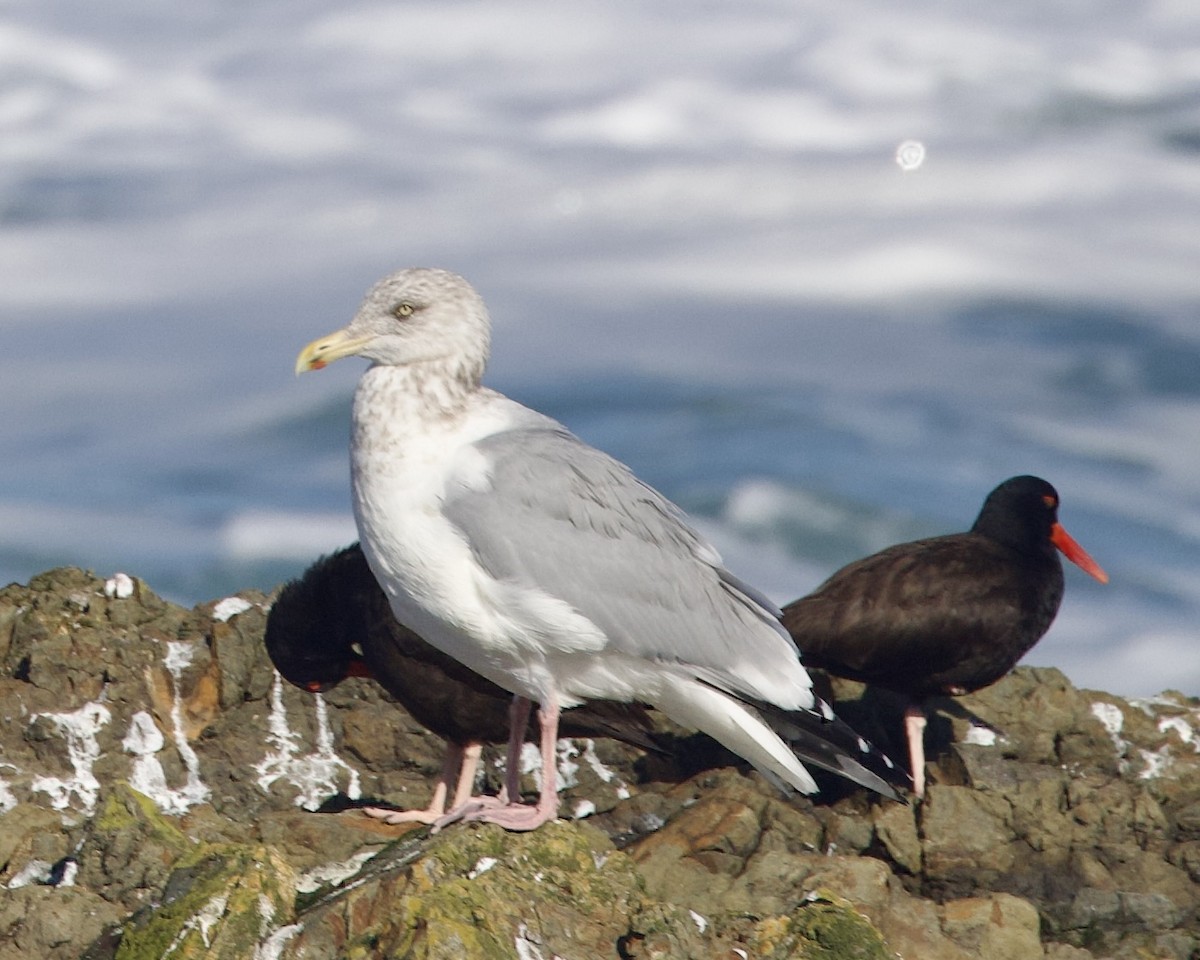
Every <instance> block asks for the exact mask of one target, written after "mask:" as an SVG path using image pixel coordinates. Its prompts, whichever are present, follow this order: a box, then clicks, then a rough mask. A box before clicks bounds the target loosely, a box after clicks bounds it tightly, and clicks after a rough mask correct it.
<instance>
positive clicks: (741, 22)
mask: <svg viewBox="0 0 1200 960" xmlns="http://www.w3.org/2000/svg"><path fill="white" fill-rule="evenodd" d="M909 140H912V141H917V142H918V143H919V144H921V145H922V146H923V148H924V151H925V153H924V158H923V162H921V163H920V164H919V165H915V166H914V165H913V163H911V162H910V163H909V164H908V165H909V166H910V167H913V168H912V169H908V170H905V169H903V168H902V167H901V165H899V164H898V163H897V160H896V152H897V149H898V147H900V146H901V144H903V143H904V142H905V141H909ZM412 264H423V265H434V266H444V267H448V268H450V269H454V270H457V271H459V272H461V273H463V274H465V275H466V276H468V278H469V279H471V280H472V282H473V283H474V284H475V285H476V286H477V287H478V288H479V289H480V291H481V292H482V293H483V295H484V296H485V298H486V299H487V301H488V303H489V305H490V307H491V309H492V312H493V317H494V321H495V326H496V330H495V334H494V353H493V363H492V367H491V372H490V375H489V382H490V383H491V384H492V385H493V386H496V387H498V388H499V389H502V390H504V391H506V392H508V393H510V394H512V395H513V396H515V397H516V398H518V399H520V400H522V401H524V402H526V403H529V404H531V405H533V406H536V407H537V408H538V409H541V410H543V411H545V412H547V413H549V414H551V415H553V416H556V417H558V418H560V419H562V420H563V421H565V422H566V423H567V424H568V425H569V426H570V427H571V428H572V429H573V430H575V432H577V433H578V434H580V435H581V436H583V437H584V438H585V439H587V440H589V441H590V442H592V443H594V444H597V445H599V446H601V447H603V448H604V449H606V450H608V451H609V452H611V453H613V454H614V455H616V456H617V457H619V458H620V459H622V460H624V461H626V462H627V463H629V464H630V465H631V466H632V467H633V468H634V469H635V470H636V471H637V472H638V473H639V474H640V475H641V476H642V477H643V478H645V479H647V480H648V481H650V482H651V483H653V484H655V485H656V486H658V487H659V488H661V489H662V490H663V491H664V492H665V493H666V494H667V495H669V496H670V497H672V498H674V499H676V500H677V501H678V502H679V503H681V504H682V505H683V506H684V507H685V508H686V509H688V510H689V511H690V512H691V513H692V514H693V516H694V517H695V518H696V520H697V523H698V524H699V525H700V526H701V528H702V529H703V531H704V532H705V533H706V534H707V535H708V536H709V537H710V538H712V539H713V540H714V542H715V543H716V544H717V545H718V546H719V548H720V549H721V550H722V552H723V553H724V555H725V557H726V560H727V561H728V563H729V565H730V566H731V567H732V568H733V569H734V570H735V572H737V573H739V574H740V575H741V576H743V577H744V578H746V579H748V580H750V581H751V582H754V583H756V584H758V585H759V586H761V587H762V588H764V589H765V590H767V591H768V592H769V593H770V594H771V595H772V596H773V597H774V598H775V599H777V600H779V601H780V602H785V601H787V600H790V599H792V598H794V597H796V596H799V595H801V594H802V593H804V592H805V591H807V590H808V589H810V588H812V587H813V586H815V585H816V584H817V583H819V582H820V581H821V580H822V579H823V578H824V577H825V576H826V575H827V574H828V573H830V572H832V570H833V569H835V568H836V567H838V566H840V565H841V564H843V563H845V562H847V561H849V560H852V559H854V558H856V557H858V556H860V555H862V554H864V553H867V552H870V551H873V550H876V549H879V548H881V547H883V546H886V545H888V544H890V543H893V542H896V541H899V540H904V539H911V538H913V537H917V536H923V535H930V534H937V533H945V532H951V531H955V530H961V529H965V528H966V527H968V526H969V525H970V523H971V522H972V520H973V519H974V516H975V514H976V512H977V511H978V509H979V506H980V504H981V503H982V501H983V498H984V496H985V495H986V494H987V492H988V491H989V490H990V489H991V488H992V487H993V486H995V485H996V484H997V483H999V482H1000V481H1001V480H1003V479H1004V478H1006V477H1008V476H1011V475H1013V474H1017V473H1036V474H1039V475H1041V476H1044V477H1046V478H1047V479H1048V480H1050V481H1051V482H1052V483H1054V484H1055V485H1056V486H1057V487H1058V489H1059V491H1060V494H1061V496H1062V501H1063V507H1062V511H1061V518H1062V520H1063V522H1064V524H1065V525H1066V527H1067V528H1068V530H1070V531H1071V532H1072V533H1073V535H1074V536H1075V537H1076V538H1077V539H1078V540H1079V541H1080V542H1081V543H1082V544H1083V545H1084V546H1085V547H1086V548H1087V549H1088V550H1089V551H1090V552H1091V553H1092V554H1093V556H1095V557H1096V559H1097V560H1098V561H1099V562H1100V563H1101V564H1102V565H1103V566H1104V567H1105V568H1106V569H1107V570H1108V572H1109V573H1110V575H1111V577H1112V582H1111V583H1110V584H1109V585H1108V586H1107V587H1101V586H1100V585H1098V584H1095V583H1093V582H1092V581H1090V580H1089V579H1088V578H1087V577H1085V576H1084V575H1083V574H1082V573H1081V572H1079V571H1077V570H1075V569H1074V568H1070V569H1069V570H1068V574H1067V597H1066V601H1065V603H1064V607H1063V610H1062V613H1061V614H1060V616H1059V619H1058V621H1057V622H1056V624H1055V626H1054V627H1053V628H1052V630H1051V632H1050V634H1049V635H1048V636H1047V637H1046V638H1045V640H1043V642H1042V643H1041V644H1040V645H1039V646H1038V647H1037V648H1036V649H1035V650H1034V651H1033V653H1032V654H1031V655H1030V657H1029V658H1028V660H1029V661H1030V662H1034V663H1043V664H1053V665H1056V666H1060V667H1062V668H1063V669H1064V670H1066V672H1067V673H1068V675H1069V676H1070V677H1071V678H1072V680H1074V681H1075V682H1076V683H1079V684H1083V685H1089V686H1096V687H1102V688H1105V689H1109V690H1113V691H1115V692H1120V693H1126V694H1148V693H1151V692H1155V691H1158V690H1160V689H1162V688H1164V687H1174V688H1179V689H1183V690H1184V691H1185V692H1188V693H1192V694H1197V693H1200V654H1198V652H1197V648H1198V646H1200V644H1198V643H1197V640H1198V639H1200V637H1198V633H1200V630H1198V626H1197V624H1198V614H1200V552H1198V550H1197V547H1198V541H1200V470H1198V466H1200V442H1198V441H1200V320H1198V318H1197V305H1198V303H1200V6H1197V5H1196V4H1195V3H1194V2H1192V0H1090V2H1088V3H1082V2H1076V0H1057V2H1046V0H1038V2H1034V0H1014V2H1010V3H1006V4H992V5H978V4H972V5H964V4H961V3H952V2H948V0H945V2H936V0H914V2H911V3H907V4H904V5H903V6H902V7H897V6H896V5H895V4H891V3H887V2H884V0H860V2H850V3H847V2H844V0H842V2H832V0H830V2H821V0H814V2H808V3H805V4H804V5H803V6H802V7H798V6H797V5H796V4H795V3H793V2H790V0H778V2H774V0H747V2H745V3H739V4H730V3H705V2H700V3H695V2H691V3H681V2H677V0H665V2H662V3H657V4H653V5H647V4H642V3H636V2H632V0H605V2H603V3H600V2H588V0H584V2H580V3H573V4H569V5H567V4H550V3H536V2H523V0H498V2H487V3H484V2H458V0H449V2H444V0H438V2H436V3H435V2H428V3H388V4H384V3H379V4H375V3H364V2H351V3H346V4H340V5H337V6H336V7H330V5H328V4H325V3H317V2H312V0H288V2H286V3H285V2H282V0H241V2H238V3H234V2H231V0H196V2H193V3H190V4H188V5H186V7H176V6H172V7H167V6H162V5H159V6H152V5H147V4H144V3H136V2H128V0H112V2H110V3H107V4H104V5H102V6H98V5H96V4H93V3H86V2H84V0H10V2H8V3H5V4H4V5H3V6H0V335H2V337H3V343H4V349H3V351H0V411H2V416H0V450H3V457H2V461H3V464H4V465H3V468H2V469H0V582H9V581H13V580H17V581H25V580H27V579H28V578H29V577H30V576H31V575H33V574H34V573H36V572H39V571H41V570H43V569H46V568H48V567H51V566H54V565H59V564H76V565H81V566H86V567H91V568H93V569H95V570H96V572H97V573H100V574H104V575H108V574H111V573H112V572H115V571H117V570H124V571H126V572H130V573H134V574H137V575H139V576H141V577H143V578H144V579H146V580H147V581H148V582H149V584H150V585H151V587H153V588H154V589H155V590H157V591H158V592H160V593H162V594H164V595H166V596H168V597H170V598H172V599H175V600H178V601H181V602H184V603H195V602H199V601H203V600H207V599H212V598H214V597H218V596H221V595H223V594H225V593H227V592H230V591H232V590H235V589H237V588H240V587H246V586H258V587H263V588H269V587H271V586H272V585H273V584H275V583H278V582H279V581H280V580H281V579H283V578H285V577H288V576H292V575H295V574H296V573H298V572H299V571H300V570H302V569H303V568H304V566H305V565H307V563H309V562H311V561H312V560H313V559H315V557H316V556H317V555H319V554H320V553H321V552H324V551H328V550H331V549H334V548H336V547H338V546H341V545H343V544H346V543H349V542H350V541H352V540H353V539H354V536H355V534H354V528H353V522H352V520H351V518H350V515H349V507H348V502H349V501H348V478H347V460H346V441H347V421H348V416H349V398H350V393H351V391H352V389H353V384H354V381H355V380H356V379H357V377H358V375H359V373H360V372H361V369H362V364H361V363H360V362H358V361H345V362H343V363H341V364H336V365H335V366H334V367H332V368H330V369H329V370H327V371H324V372H322V373H320V374H315V375H310V376H306V377H304V378H303V379H301V380H296V379H295V378H294V376H293V374H292V365H293V361H294V358H295V355H296V353H297V351H298V350H299V348H300V347H301V346H303V344H305V343H306V342H308V341H309V340H310V339H312V338H313V337H315V336H317V335H320V334H324V333H326V332H329V331H331V330H333V329H335V328H336V327H339V326H341V325H342V324H344V323H345V322H346V321H347V320H348V318H349V317H350V315H351V314H352V312H353V311H354V309H355V307H356V306H357V304H358V301H359V299H360V297H361V295H362V293H363V292H364V291H365V289H366V288H367V287H368V286H369V285H370V284H371V283H372V282H373V281H374V280H375V279H376V278H377V277H379V276H380V275H382V274H383V273H386V272H388V271H390V270H391V269H393V268H395V267H398V266H402V265H412Z"/></svg>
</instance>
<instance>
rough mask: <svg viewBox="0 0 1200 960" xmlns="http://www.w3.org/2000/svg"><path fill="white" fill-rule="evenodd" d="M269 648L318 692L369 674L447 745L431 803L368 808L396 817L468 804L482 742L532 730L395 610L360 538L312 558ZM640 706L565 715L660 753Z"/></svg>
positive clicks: (589, 707) (293, 679)
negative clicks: (416, 806)
mask: <svg viewBox="0 0 1200 960" xmlns="http://www.w3.org/2000/svg"><path fill="white" fill-rule="evenodd" d="M264 639H265V643H266V647H267V653H268V654H269V655H270V657H271V662H272V663H274V665H275V668H276V669H277V670H278V671H279V673H280V675H281V676H282V677H283V678H284V679H285V680H287V681H289V682H290V683H293V684H295V685H296V686H298V687H301V688H303V689H305V690H308V691H310V692H313V693H318V692H323V691H325V690H328V689H330V688H331V687H333V686H336V685H337V684H339V683H341V682H342V681H343V680H345V679H347V678H348V677H354V676H357V677H370V678H372V679H374V680H376V681H377V682H378V683H379V684H380V685H382V686H383V688H384V689H385V690H387V691H388V693H390V694H391V695H392V696H393V697H394V698H395V699H396V700H397V701H399V702H400V704H401V705H402V706H403V707H404V708H405V709H406V710H407V711H408V712H409V713H410V714H411V715H412V717H413V719H415V720H416V721H417V722H418V723H420V724H421V725H422V726H424V727H426V728H428V729H429V730H431V731H433V732H434V733H436V734H437V735H438V736H440V737H441V738H442V739H443V740H445V741H446V742H447V751H446V759H445V762H444V764H443V767H442V771H441V775H440V776H439V779H438V783H437V786H436V787H435V788H434V794H433V798H432V800H431V802H430V805H429V807H427V808H426V809H425V810H407V811H396V810H383V809H373V808H368V812H369V813H371V814H372V815H373V816H377V817H379V818H380V819H383V820H386V821H387V822H389V823H400V822H404V821H417V822H421V823H432V822H434V821H435V820H436V819H438V818H439V817H440V816H441V815H442V814H443V813H444V812H445V809H446V801H447V795H448V793H449V791H450V789H451V787H452V786H453V787H454V789H455V798H454V803H453V806H452V807H451V809H454V807H457V806H459V805H461V803H464V802H466V799H467V798H468V797H469V796H470V794H471V788H472V786H473V784H474V780H475V770H476V767H477V765H478V762H479V754H480V749H481V745H482V744H483V743H504V742H506V741H507V740H508V739H509V737H508V732H509V730H510V728H511V724H512V723H515V724H517V725H518V726H522V727H526V728H527V727H528V720H529V716H528V711H525V712H524V714H523V715H520V714H518V715H516V716H515V717H510V715H509V713H510V706H511V703H512V701H513V697H512V694H510V693H508V692H507V691H505V690H502V689H501V688H500V687H498V686H496V685H495V684H494V683H492V682H491V681H490V680H485V679H484V678H483V677H481V676H479V674H477V673H475V672H474V671H472V670H470V669H468V668H467V667H465V666H463V665H462V664H461V663H459V662H458V661H457V660H455V659H454V658H452V657H449V656H447V655H446V654H444V653H442V652H441V651H439V650H437V649H436V648H434V647H432V646H430V645H429V644H428V643H426V642H425V641H424V640H422V639H421V638H420V637H419V636H417V634H415V633H413V632H412V631H411V630H409V629H408V628H406V627H404V626H401V625H400V624H399V623H398V622H397V621H396V618H395V617H394V616H393V615H392V611H391V608H390V607H389V605H388V601H387V597H386V596H385V594H384V592H383V590H382V589H381V588H380V587H379V585H378V583H377V582H376V580H375V577H374V575H373V574H372V573H371V569H370V567H368V566H367V561H366V558H365V557H364V556H363V553H362V550H361V549H360V548H359V546H358V544H353V545H352V546H349V547H346V548H345V549H343V550H340V551H338V552H337V553H334V554H332V555H330V556H328V557H323V558H322V559H320V560H318V561H317V562H316V563H314V564H313V565H312V566H311V567H309V568H308V570H306V571H305V573H304V574H303V576H301V577H300V578H299V579H296V580H292V581H291V582H289V583H288V584H286V585H285V586H284V587H283V589H282V590H281V591H280V593H279V596H278V597H277V598H276V600H275V602H274V603H273V604H272V606H271V610H270V613H269V614H268V615H267V628H266V634H265V638H264ZM652 726H653V722H652V720H651V717H650V715H649V713H648V712H647V711H646V708H645V707H643V706H641V705H640V704H628V703H613V702H611V701H593V702H589V703H587V704H584V705H582V706H580V707H577V708H575V709H573V710H568V711H565V712H564V713H563V717H562V735H563V736H565V737H597V736H601V737H611V738H613V739H616V740H621V741H623V742H625V743H629V744H632V745H633V746H636V747H641V748H643V749H647V750H655V751H657V750H659V749H660V747H659V746H658V745H657V744H656V742H655V740H654V739H653V736H652V734H651V729H652ZM518 769H519V766H518V764H517V762H516V758H514V757H509V763H508V784H507V786H506V788H505V789H506V791H507V792H508V793H509V794H510V795H515V793H516V789H517V788H516V781H517V775H518Z"/></svg>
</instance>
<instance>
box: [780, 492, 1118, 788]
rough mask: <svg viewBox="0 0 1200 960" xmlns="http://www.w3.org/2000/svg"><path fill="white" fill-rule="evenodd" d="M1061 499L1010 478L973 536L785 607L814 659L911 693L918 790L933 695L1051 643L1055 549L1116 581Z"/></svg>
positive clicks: (1005, 668) (861, 570) (957, 689)
mask: <svg viewBox="0 0 1200 960" xmlns="http://www.w3.org/2000/svg"><path fill="white" fill-rule="evenodd" d="M1058 504H1059V498H1058V493H1057V491H1056V490H1055V489H1054V487H1052V486H1051V485H1050V484H1049V483H1047V482H1046V481H1045V480H1042V479H1040V478H1038V477H1031V476H1021V477H1012V478H1011V479H1009V480H1005V481H1004V482H1003V483H1002V484H1000V486H998V487H997V488H996V489H995V490H993V491H992V492H991V493H990V494H988V497H987V500H986V501H985V502H984V504H983V509H982V510H981V511H980V513H979V517H978V519H977V520H976V521H975V524H974V526H972V527H971V529H970V531H968V532H967V533H956V534H951V535H949V536H942V537H932V538H930V539H926V540H915V541H913V542H911V543H903V544H899V545H897V546H894V547H889V548H888V549H886V550H882V551H880V552H879V553H876V554H872V555H871V556H869V557H866V558H864V559H862V560H858V561H855V562H854V563H851V564H849V565H847V566H845V567H843V568H842V569H841V570H839V571H838V572H837V573H835V574H834V575H833V576H831V577H830V578H829V579H828V580H826V581H825V583H823V584H822V585H821V586H820V587H818V588H817V589H816V590H814V591H813V592H812V593H811V594H809V595H808V596H806V597H802V598H801V599H799V600H796V601H795V602H793V603H791V604H789V605H788V606H786V607H784V613H783V623H784V626H786V627H787V628H788V631H789V632H790V633H791V635H792V637H793V638H794V639H795V641H796V644H797V646H799V648H800V651H801V657H802V659H803V661H804V663H805V665H807V666H809V667H817V668H819V669H823V670H825V671H827V672H829V673H831V674H834V675H836V676H840V677H848V678H850V679H853V680H859V681H862V682H864V683H867V684H872V685H875V686H879V687H884V688H887V689H890V690H894V691H896V692H898V693H901V694H903V695H906V696H907V697H909V698H910V701H911V702H910V705H909V708H908V709H907V710H906V712H905V728H906V734H907V738H908V746H909V758H910V761H911V763H912V773H913V784H914V791H915V793H916V794H917V796H921V795H922V794H923V792H924V745H923V737H924V728H925V722H926V719H925V711H924V706H923V702H924V700H925V699H926V698H928V697H932V696H938V695H951V696H959V695H962V694H965V693H970V692H972V691H974V690H978V689H980V688H981V687H986V686H988V685H989V684H992V683H995V682H996V681H997V680H999V679H1000V678H1001V677H1003V676H1004V675H1005V674H1006V673H1008V672H1009V671H1010V670H1011V669H1012V668H1013V667H1014V666H1015V665H1016V663H1017V661H1018V660H1020V659H1021V657H1022V656H1024V655H1025V653H1026V652H1027V651H1028V650H1029V649H1030V648H1031V647H1032V646H1033V645H1034V644H1035V643H1037V642H1038V640H1040V639H1041V637H1042V635H1043V634H1045V632H1046V631H1047V630H1048V629H1049V627H1050V624H1051V623H1052V622H1053V620H1054V617H1055V615H1056V614H1057V613H1058V607H1059V603H1060V602H1061V601H1062V595H1063V569H1062V562H1061V560H1060V559H1059V557H1058V552H1057V551H1062V553H1063V554H1064V555H1065V556H1066V557H1067V559H1068V560H1071V561H1072V562H1073V563H1075V564H1077V565H1078V566H1079V567H1080V568H1082V569H1083V570H1084V571H1085V572H1087V573H1088V574H1090V575H1091V576H1093V577H1095V578H1096V579H1097V580H1099V581H1100V582H1101V583H1106V582H1107V581H1108V575H1107V574H1105V572H1104V571H1103V570H1101V569H1100V567H1099V565H1097V563H1096V562H1095V561H1094V560H1093V559H1092V558H1091V557H1090V556H1088V554H1087V553H1086V552H1085V551H1084V550H1083V548H1082V547H1080V546H1079V544H1078V543H1076V542H1075V541H1074V540H1073V539H1072V538H1071V537H1070V536H1069V535H1068V534H1067V532H1066V530H1064V529H1063V527H1062V524H1060V523H1059V522H1058ZM1056 548H1057V550H1056Z"/></svg>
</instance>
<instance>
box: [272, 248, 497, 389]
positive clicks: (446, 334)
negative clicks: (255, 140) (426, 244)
mask: <svg viewBox="0 0 1200 960" xmlns="http://www.w3.org/2000/svg"><path fill="white" fill-rule="evenodd" d="M490 342H491V324H490V321H489V320H488V313H487V308H486V307H485V306H484V304H483V299H482V298H481V297H480V296H479V294H478V293H476V292H475V290H474V288H473V287H472V286H471V285H470V284H469V283H467V281H466V280H464V279H463V278H462V277H460V276H459V275H458V274H456V273H451V272H450V271H449V270H436V269H432V268H429V267H409V268H407V269H404V270H397V271H396V272H395V273H393V274H390V275H388V276H386V277H384V278H383V279H382V280H380V281H379V282H378V283H377V284H375V286H373V287H372V288H371V289H370V291H368V293H367V295H366V297H365V298H364V300H363V302H362V306H360V307H359V308H358V312H357V313H356V314H355V315H354V319H353V320H351V321H350V323H349V324H347V325H346V326H345V327H344V328H342V329H341V330H338V331H337V332H335V333H331V334H329V335H328V336H325V337H321V338H320V339H317V340H314V341H313V342H312V343H310V344H309V345H308V346H306V347H305V348H304V349H303V350H301V351H300V355H299V356H298V357H297V358H296V373H298V374H299V373H305V372H306V371H308V370H320V369H321V368H322V367H324V366H325V365H326V364H329V363H332V362H333V361H334V360H339V359H341V358H342V357H351V356H355V357H363V358H365V359H367V360H370V361H372V363H373V364H376V365H383V366H394V367H403V366H412V365H417V364H427V365H430V366H439V367H444V368H445V369H446V375H448V376H451V377H453V378H455V379H459V380H462V381H465V382H467V383H469V384H471V385H477V384H478V383H479V381H480V379H481V378H482V377H483V369H484V367H485V366H486V365H487V359H488V351H489V348H490Z"/></svg>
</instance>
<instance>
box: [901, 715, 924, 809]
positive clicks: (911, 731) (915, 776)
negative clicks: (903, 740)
mask: <svg viewBox="0 0 1200 960" xmlns="http://www.w3.org/2000/svg"><path fill="white" fill-rule="evenodd" d="M926 723H927V721H926V719H925V709H924V708H923V707H922V706H921V704H919V703H912V704H909V705H908V707H906V708H905V710H904V734H905V736H906V737H907V738H908V763H909V766H910V767H911V769H912V781H913V793H914V794H915V795H916V796H918V797H923V796H925V724H926Z"/></svg>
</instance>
